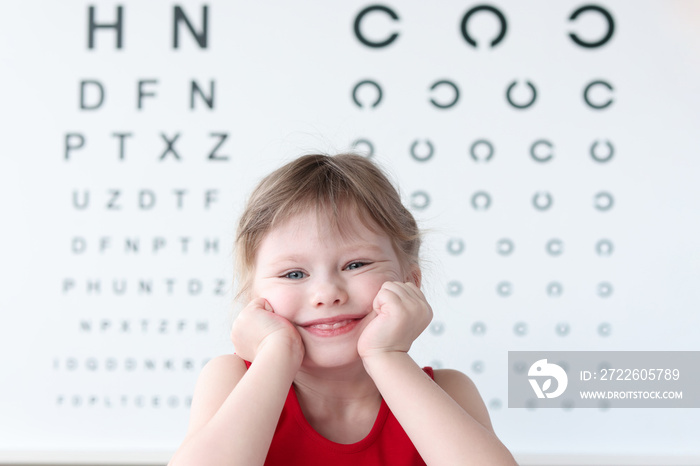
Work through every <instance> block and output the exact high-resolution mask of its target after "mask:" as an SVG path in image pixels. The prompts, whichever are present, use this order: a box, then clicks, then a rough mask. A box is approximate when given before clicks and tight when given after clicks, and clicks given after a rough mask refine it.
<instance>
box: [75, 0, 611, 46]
mask: <svg viewBox="0 0 700 466" xmlns="http://www.w3.org/2000/svg"><path fill="white" fill-rule="evenodd" d="M484 13H485V14H488V15H491V16H493V17H494V18H495V19H496V20H497V21H498V24H499V27H498V32H497V34H496V35H495V36H494V37H493V39H491V41H490V43H489V45H490V47H492V48H493V47H496V46H497V45H499V44H501V42H503V40H504V39H505V37H506V34H507V31H508V20H507V18H506V15H505V14H504V13H503V11H501V9H500V8H497V7H495V6H493V5H488V4H481V5H475V6H473V7H471V8H470V9H469V10H467V11H466V12H465V13H464V14H463V15H462V16H461V18H459V32H460V33H461V35H462V38H463V40H464V42H465V43H466V44H467V45H469V46H471V47H475V48H476V47H478V43H477V40H476V39H475V38H474V35H473V34H472V33H471V32H470V24H471V23H472V21H473V18H475V17H478V16H480V15H483V14H484ZM377 14H381V15H382V16H384V17H386V18H388V19H389V20H391V21H392V22H394V23H399V22H400V21H401V19H400V16H399V13H398V12H397V9H396V8H392V7H391V6H387V5H386V4H373V5H369V6H367V7H365V8H363V9H362V10H360V11H359V12H358V13H357V14H356V15H355V18H354V20H353V32H354V35H355V38H356V39H357V40H358V42H359V43H360V44H362V45H364V46H366V47H370V48H373V49H381V48H385V47H388V46H390V45H392V44H394V43H395V42H396V41H397V40H398V39H399V36H400V35H401V34H403V32H402V31H397V30H396V29H397V28H396V24H394V25H392V30H389V31H387V32H386V34H384V37H383V38H381V39H374V38H370V37H368V36H367V34H366V32H365V31H363V23H364V22H365V20H367V19H368V18H369V17H370V16H374V15H377ZM590 14H593V15H596V16H599V17H600V18H602V19H603V20H604V21H605V23H606V27H605V29H604V33H603V34H602V35H600V37H597V38H595V39H594V40H586V39H582V38H581V37H580V36H579V34H578V33H577V32H576V31H571V32H569V38H570V39H571V41H572V42H573V43H574V44H576V45H577V46H579V47H583V48H587V49H594V48H598V47H602V46H604V45H605V44H607V43H608V42H609V41H610V40H611V39H612V37H613V35H614V33H615V20H614V18H613V16H612V14H611V13H610V11H608V9H606V8H603V7H601V6H600V5H594V4H584V5H582V6H579V7H577V8H576V9H575V10H573V11H572V12H571V13H570V14H569V16H568V21H569V22H572V23H574V22H576V21H577V20H578V18H579V16H581V15H590ZM97 16H98V14H97V11H96V8H95V6H89V7H88V15H87V48H88V49H89V50H90V49H95V48H96V33H97V32H98V31H101V32H103V33H104V32H111V33H113V34H114V43H115V47H116V49H122V48H123V47H124V42H125V40H124V29H125V26H124V25H125V23H126V19H125V13H124V6H123V5H117V7H116V11H115V14H114V16H112V17H111V18H110V19H105V18H104V16H103V15H101V19H100V20H98V19H97ZM220 16H221V15H219V17H220ZM317 20H320V18H318V19H317ZM98 21H99V22H98ZM107 21H109V22H107ZM183 24H184V26H186V27H187V29H188V30H189V32H190V34H191V36H192V38H193V39H194V41H195V43H196V45H197V46H198V47H199V48H201V49H207V48H209V45H210V41H209V5H208V4H204V5H202V9H201V15H200V20H199V26H196V25H195V24H193V21H191V20H190V18H189V17H188V16H187V14H186V13H185V11H184V10H183V9H182V7H181V6H179V5H176V6H174V7H173V14H172V48H173V49H174V50H177V49H179V48H180V29H181V28H182V26H183Z"/></svg>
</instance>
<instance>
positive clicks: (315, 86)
mask: <svg viewBox="0 0 700 466" xmlns="http://www.w3.org/2000/svg"><path fill="white" fill-rule="evenodd" d="M94 3H98V4H97V5H96V6H95V22H97V23H100V24H103V23H114V22H115V21H116V18H117V7H118V6H121V8H122V24H121V35H122V37H121V39H122V46H121V48H117V46H116V42H117V32H116V29H115V28H111V29H96V30H95V31H94V43H93V48H89V44H88V38H89V33H88V32H89V8H90V6H91V5H93V4H94ZM178 5H180V6H181V7H182V11H183V12H184V14H185V15H186V16H187V17H188V18H189V20H190V21H191V24H192V26H193V28H194V29H195V30H196V31H197V32H198V33H200V34H201V35H202V36H206V46H205V47H204V46H200V45H199V44H198V43H197V41H196V40H195V38H194V36H193V35H192V34H191V33H190V31H189V30H188V28H187V27H186V25H185V24H184V23H182V22H181V23H180V25H179V26H178V30H179V46H178V48H174V46H173V39H174V38H173V34H174V32H173V31H174V28H173V17H174V8H175V5H174V4H172V3H170V2H138V1H132V0H123V1H119V2H114V1H104V2H93V3H91V2H83V1H75V0H72V1H65V2H51V1H24V2H12V3H7V4H3V5H2V6H0V69H1V70H2V71H0V84H1V86H2V87H1V88H2V90H3V92H2V103H0V112H1V113H0V115H1V118H2V139H1V140H2V157H1V158H0V159H1V162H0V164H1V165H0V190H1V193H0V194H1V196H0V199H1V201H0V202H2V210H3V215H4V218H5V220H4V221H3V228H2V229H1V230H2V232H1V233H0V234H1V235H2V237H1V240H2V241H0V248H1V249H2V263H3V265H4V267H2V272H0V273H1V274H2V276H1V278H2V282H1V283H2V289H1V291H0V306H1V309H2V314H1V317H0V318H1V319H2V320H1V321H0V322H1V323H0V373H1V374H2V383H0V412H1V413H2V415H1V416H0V461H5V462H10V461H19V459H33V460H35V461H40V460H41V461H43V460H46V459H47V458H49V459H52V460H56V459H59V458H70V457H74V458H98V459H99V458H103V459H104V458H112V459H115V458H124V459H123V461H134V462H138V461H147V460H148V459H149V458H151V459H153V458H156V460H158V459H164V460H167V458H168V456H169V454H170V453H171V452H172V451H174V449H175V448H176V447H177V445H178V444H179V442H180V440H181V439H182V436H183V434H184V431H185V428H186V424H187V416H188V409H187V403H188V400H189V398H190V396H191V393H192V388H193V384H194V381H195V380H196V376H197V373H198V371H199V369H200V368H201V366H202V365H203V363H204V362H205V361H206V360H207V359H208V358H210V357H213V356H215V355H217V354H221V353H226V352H232V351H233V348H232V346H231V344H230V342H229V341H228V328H229V325H230V321H231V312H232V311H231V303H230V302H231V287H230V282H231V279H232V272H231V270H232V264H231V262H232V259H231V247H230V246H231V241H232V236H233V231H234V228H235V227H234V225H235V221H236V217H237V215H238V213H239V212H240V210H241V208H242V205H243V202H244V199H245V196H246V195H247V193H248V192H249V191H250V189H251V188H252V186H253V185H254V184H255V182H256V181H257V180H258V179H259V178H260V177H261V176H263V175H264V174H266V173H267V172H269V171H270V170H271V169H273V168H275V167H276V166H278V165H279V164H280V163H281V162H283V161H288V160H290V159H291V158H293V157H295V156H297V155H300V154H302V153H307V152H311V151H327V152H339V151H344V150H349V149H352V148H353V145H354V143H355V142H356V141H358V140H367V141H370V143H371V144H372V146H373V150H374V154H373V157H374V158H375V159H376V160H377V161H378V162H379V163H381V164H382V165H383V166H384V167H386V168H387V169H388V170H389V171H390V173H391V174H392V176H393V178H394V179H395V180H396V181H397V183H398V184H399V186H400V188H401V190H402V193H403V195H404V196H405V199H406V202H407V203H408V204H409V205H412V208H413V210H414V212H415V214H416V216H417V217H418V218H419V219H420V221H421V225H422V226H423V227H424V228H425V229H426V230H427V237H426V248H425V253H424V257H425V269H426V270H425V274H426V280H427V283H426V291H427V292H428V295H429V297H430V299H431V302H432V303H433V307H434V309H435V311H436V313H435V320H434V322H433V324H432V326H431V327H430V328H429V330H428V331H427V332H426V334H424V335H423V336H422V337H421V339H420V340H419V341H418V342H417V343H416V345H415V347H414V350H413V354H414V357H415V358H416V359H417V360H418V361H419V362H420V363H421V364H424V365H433V366H436V367H452V368H457V369H460V370H462V371H464V372H466V373H467V374H468V375H469V376H470V377H472V378H473V380H474V381H475V382H476V384H477V386H478V387H479V390H480V392H481V394H482V396H483V398H484V401H485V402H486V404H487V406H488V407H489V410H490V412H491V416H492V420H493V423H494V426H495V428H496V431H497V433H498V434H499V436H500V437H501V438H502V440H503V441H504V443H505V444H506V445H507V446H508V447H509V448H510V449H511V450H512V451H513V452H514V453H515V454H516V455H518V457H519V458H520V459H522V460H523V462H524V463H527V462H542V463H543V464H544V463H546V461H557V462H558V463H559V464H563V463H564V462H567V461H570V462H573V461H576V460H575V458H577V457H578V458H579V461H581V460H580V458H581V455H587V454H588V455H597V456H595V457H594V458H593V459H590V458H589V460H587V461H589V462H598V461H603V460H602V459H601V458H607V460H606V461H608V462H610V463H619V464H623V463H624V461H630V460H629V458H630V457H635V456H639V457H646V458H660V459H659V461H658V463H659V464H660V463H664V464H672V463H673V462H674V461H675V462H676V463H678V464H681V463H682V462H683V461H696V460H697V458H700V447H699V446H698V443H697V441H696V440H697V438H698V436H699V435H700V430H699V428H698V423H697V413H695V411H694V410H692V409H686V410H670V409H669V410H665V409H664V410H662V409H639V410H625V409H617V410H615V409H612V410H608V411H597V410H591V409H579V410H576V409H574V410H570V411H565V410H537V411H528V410H516V409H508V408H507V380H506V378H507V371H506V369H507V368H506V361H507V351H517V350H587V349H595V350H694V349H697V338H696V335H697V328H698V324H699V323H700V318H699V317H698V313H697V312H696V311H697V308H698V305H699V304H700V294H699V292H698V288H697V287H696V283H697V281H698V278H700V266H699V261H700V259H699V257H700V255H699V254H700V246H698V242H697V238H698V235H699V234H700V222H699V221H698V212H699V210H698V208H699V207H700V205H699V204H700V188H698V185H697V183H696V178H697V175H698V174H700V158H699V157H697V155H698V154H697V151H698V147H700V146H699V145H698V143H699V142H700V140H699V139H700V138H699V136H698V134H700V132H698V130H697V127H698V123H699V122H700V113H699V110H698V109H699V108H700V92H699V91H700V88H699V85H698V83H699V82H700V79H699V78H700V60H699V59H698V57H699V56H700V54H698V52H699V51H700V34H699V33H698V29H697V26H696V25H697V19H698V18H699V17H700V7H699V6H698V4H697V3H693V2H681V1H660V0H659V1H636V2H622V1H605V2H603V3H601V4H600V5H602V6H603V7H604V9H605V10H606V11H607V12H609V13H610V14H611V15H612V17H613V20H614V32H613V35H612V37H611V38H610V40H609V41H607V42H606V43H605V44H604V45H602V46H600V47H595V48H585V47H581V46H579V45H577V44H576V43H575V42H574V41H573V40H572V39H571V38H570V36H569V34H570V33H574V34H576V35H577V37H579V38H581V39H582V40H584V41H588V42H595V41H596V40H598V39H601V38H602V37H604V36H605V34H606V32H607V30H608V24H607V23H606V21H605V19H604V16H603V15H601V14H599V13H597V12H595V11H588V12H585V13H582V14H581V15H580V16H579V17H578V18H577V19H576V20H569V17H570V16H571V14H572V13H573V12H574V11H575V10H577V9H578V8H579V7H581V6H585V5H587V3H585V2H572V1H534V2H527V3H524V2H517V1H505V0H503V1H500V2H498V3H494V4H492V5H493V6H495V7H497V8H498V10H499V11H500V12H502V14H503V15H504V18H505V21H506V25H507V27H506V33H505V36H504V37H503V40H502V41H501V42H499V43H498V44H497V45H496V46H494V47H490V46H489V45H488V43H489V42H490V41H491V39H492V38H494V37H495V36H496V35H497V34H498V32H499V28H500V23H499V22H498V20H497V17H496V16H495V15H493V14H491V13H489V12H488V11H481V12H478V13H475V14H474V16H473V17H471V18H470V20H469V23H468V30H469V33H470V34H471V35H472V36H473V37H474V38H475V40H476V42H477V47H472V46H471V45H469V44H468V43H467V41H466V40H465V38H464V37H463V35H462V33H461V32H460V27H461V22H462V19H463V17H464V16H465V14H466V13H467V12H468V11H469V10H470V9H471V8H473V7H475V6H477V5H479V4H478V3H474V2H466V3H465V2H458V1H448V2H440V4H439V6H435V5H433V4H431V3H430V2H422V1H417V0H411V1H402V2H389V3H381V5H385V6H387V7H390V8H391V9H392V10H393V11H394V12H396V14H397V16H398V19H397V20H392V19H391V17H390V16H389V15H388V14H386V13H385V12H382V11H373V12H371V13H370V14H368V15H367V16H366V17H365V19H364V21H363V22H362V25H361V31H362V33H363V34H364V36H365V37H367V38H369V40H372V41H381V40H383V39H385V38H387V37H388V36H390V35H391V34H393V33H397V34H398V37H397V39H396V40H395V41H394V42H393V43H391V45H389V46H386V47H382V48H371V47H367V46H365V45H363V44H362V43H361V41H360V40H358V38H357V37H356V35H355V34H354V32H353V23H354V21H355V18H356V17H357V15H358V13H359V12H360V11H361V10H362V9H363V8H365V7H368V6H371V5H374V4H373V3H367V2H357V1H346V2H321V1H316V2H312V1H307V2H283V1H276V2H226V1H219V0H210V1H207V2H195V1H183V2H180V3H179V4H178ZM270 5H272V7H271V6H270ZM203 6H206V7H207V20H208V21H207V28H206V34H204V29H203V23H202V18H203ZM364 80H372V81H374V82H376V83H377V84H378V85H379V86H380V87H381V89H382V99H381V101H380V103H379V104H378V105H377V106H376V107H371V106H370V105H368V104H369V103H371V102H372V101H373V100H374V99H375V98H376V96H377V94H376V89H375V88H374V87H372V86H371V85H370V86H362V87H360V88H359V89H358V91H357V94H356V97H357V99H358V101H359V102H361V103H363V104H365V107H363V108H361V107H358V106H357V105H355V103H354V102H353V99H352V91H353V88H354V87H355V86H356V85H357V84H358V83H360V82H361V81H364ZM84 81H93V82H99V83H100V85H101V86H102V91H103V93H101V92H99V91H98V86H97V85H96V84H94V83H87V84H85V85H84V88H83V91H84V95H83V102H82V103H83V106H84V107H95V108H92V109H89V108H81V82H84ZM193 81H194V82H196V83H197V85H198V86H199V87H200V88H201V89H202V93H203V94H204V95H205V96H207V97H208V98H210V99H211V100H212V107H213V108H209V106H208V105H207V104H206V102H205V100H204V99H203V98H202V97H201V95H199V94H197V93H195V94H196V95H195V97H194V107H193V108H192V107H191V87H192V82H193ZM438 81H450V82H452V83H453V84H454V86H456V88H457V89H458V90H459V99H458V100H457V102H456V103H455V105H454V106H452V107H450V108H445V109H443V108H439V107H438V106H436V105H434V104H432V103H431V99H433V100H434V101H436V102H437V103H438V104H444V103H446V102H450V101H452V100H453V98H454V96H455V94H454V91H453V88H452V87H451V86H450V85H448V84H441V85H438V86H437V87H436V88H435V89H434V90H431V89H430V88H431V86H433V84H435V83H436V82H438ZM526 81H529V82H531V83H532V85H533V86H534V87H535V89H536V92H537V95H536V99H535V101H534V103H533V105H532V106H530V107H528V108H524V109H518V108H515V107H514V106H513V105H511V104H509V103H508V101H507V99H506V91H507V89H508V87H509V86H510V85H511V83H513V82H517V85H516V86H515V87H514V88H513V92H512V100H513V101H514V102H516V103H522V102H526V101H527V100H528V99H530V97H531V94H530V91H529V89H528V88H527V87H526V85H525V84H524V83H525V82H526ZM596 81H603V82H605V83H606V84H596V85H594V86H593V87H592V88H591V90H590V93H589V100H590V101H591V103H592V104H593V105H602V104H604V103H606V102H608V101H611V103H610V105H609V106H607V107H605V108H602V109H596V108H593V107H592V106H591V105H589V104H587V103H586V101H585V100H584V90H585V88H586V87H587V86H588V85H589V84H591V83H593V82H596ZM139 82H142V84H140V85H139ZM139 86H141V94H142V98H141V108H139V104H138V102H139ZM212 89H213V93H212ZM151 94H152V95H151ZM100 101H101V103H100ZM98 104H99V105H98ZM119 134H121V135H122V136H119ZM125 134H128V136H127V135H125ZM223 135H225V136H223ZM166 140H170V141H174V142H173V143H172V148H173V149H174V151H175V152H173V151H167V148H168V143H167V142H166ZM480 140H487V141H489V142H490V144H491V145H492V147H493V156H492V157H491V158H490V159H489V160H482V159H483V158H485V156H486V154H487V153H488V151H487V146H486V145H485V144H483V143H480V144H477V145H476V148H475V149H474V153H475V154H476V160H475V159H474V158H472V156H471V155H470V148H471V147H472V146H473V145H474V143H475V142H477V141H480ZM540 140H546V141H548V142H549V143H550V144H551V149H549V148H548V147H547V146H546V145H539V146H538V148H537V149H536V152H535V155H536V156H537V157H540V158H545V157H546V156H548V155H549V154H550V153H551V154H552V157H551V159H550V160H549V161H547V162H538V161H536V160H535V157H533V156H532V155H531V153H530V150H531V147H532V145H533V144H534V143H535V142H536V141H540ZM416 141H417V142H418V144H417V146H416V148H415V151H414V152H415V154H416V157H414V156H412V155H411V147H412V145H413V144H414V142H416ZM426 141H429V142H430V143H431V144H432V146H433V153H432V157H430V158H428V159H427V160H419V159H420V158H424V157H425V156H426V154H428V145H427V143H426ZM595 142H599V147H598V149H597V150H598V151H597V152H596V153H597V154H598V156H599V157H600V158H604V157H605V156H606V154H607V152H606V147H605V144H606V142H610V144H611V145H612V147H613V148H614V154H613V157H612V158H611V159H610V160H609V161H607V162H597V161H595V160H594V159H593V157H592V156H591V153H590V151H591V146H592V145H593V143H595ZM219 143H221V144H220V146H219V147H218V148H217V149H216V151H215V154H214V158H215V159H214V160H213V159H210V158H209V155H210V153H211V151H212V150H213V149H214V147H215V146H217V144H219ZM66 145H68V146H70V149H68V150H67V149H66ZM357 149H358V150H361V151H363V152H365V153H367V151H368V146H367V144H365V143H359V144H358V145H357ZM122 156H123V158H121V157H122ZM116 191H118V194H115V192H116ZM178 191H179V193H178ZM479 192H484V193H487V194H488V196H489V198H490V204H489V207H488V208H487V209H475V208H474V206H473V201H474V200H475V195H477V193H479ZM537 193H548V194H549V195H551V200H552V204H551V207H550V208H549V209H547V210H538V209H536V208H535V207H534V206H533V196H535V195H536V194H537ZM600 193H605V195H609V196H610V199H612V201H613V204H612V207H611V208H610V209H607V210H601V209H597V208H596V205H598V206H602V207H604V206H606V205H607V199H608V198H600V199H598V200H596V199H597V198H596V196H597V195H599V194H600ZM74 196H75V197H74ZM115 196H116V197H115ZM86 199H87V200H88V202H87V204H86V207H85V208H78V207H76V205H83V204H85V202H86ZM484 199H485V197H483V196H481V197H479V196H477V197H476V200H475V202H476V204H477V205H479V206H481V205H483V204H482V202H485V201H484ZM544 200H545V197H540V198H539V201H541V202H544ZM113 201H114V202H115V205H116V206H118V208H117V209H114V208H110V207H109V205H110V203H111V202H113ZM183 238H186V239H183ZM503 239H508V240H510V241H511V242H512V244H513V245H514V249H513V252H512V253H511V254H510V255H503V254H499V252H498V249H497V248H498V244H499V241H500V240H503ZM553 239H555V240H559V241H560V242H561V243H560V245H561V248H562V249H561V250H562V253H561V254H560V255H551V254H548V253H547V250H546V247H547V244H548V242H549V241H550V240H553ZM129 240H131V241H135V242H138V243H139V248H140V249H139V251H138V252H133V251H131V252H129V251H128V250H127V241H129ZM601 240H608V241H609V242H610V243H609V244H611V245H612V246H613V249H612V254H610V255H601V254H598V253H597V250H596V245H597V244H598V242H599V241H601ZM459 244H462V245H463V249H460V248H459V247H457V246H456V245H459ZM101 245H103V246H101ZM207 245H209V249H207ZM450 245H451V246H450ZM449 247H453V248H455V249H453V251H452V252H450V251H449V250H448V249H449ZM455 251H460V252H458V253H455ZM115 282H116V283H117V287H118V289H121V286H122V283H125V287H126V288H125V291H124V292H123V294H119V293H118V292H116V291H115V290H114V288H113V287H114V283H115ZM141 282H144V283H145V284H146V285H149V284H150V287H151V291H150V292H144V291H141V290H140V286H141ZM506 283H507V284H506ZM552 283H556V284H558V285H553V286H554V287H555V289H559V290H560V291H561V292H560V293H559V294H558V296H555V295H556V294H557V293H554V294H555V295H549V294H548V293H547V289H548V286H550V285H551V284H552ZM98 284H99V285H98ZM96 286H99V292H98V291H96V289H95V287H96ZM499 287H500V289H501V290H510V293H509V295H508V296H501V295H500V294H499V293H498V292H497V289H499ZM521 323H524V324H525V325H524V326H521V325H520V324H521ZM516 327H517V328H524V329H526V332H525V333H524V334H518V332H516V331H515V329H516ZM88 328H89V329H88ZM127 328H128V331H127ZM557 329H560V330H559V331H557ZM149 364H153V365H154V368H153V369H151V368H149ZM674 456H675V457H676V459H675V460H674V459H673V458H672V457H674ZM681 457H682V458H685V460H683V459H682V458H681ZM18 458H19V459H18ZM548 458H549V460H548ZM552 458H554V459H552ZM596 458H597V459H596ZM624 458H628V460H625V459H624ZM693 458H694V459H693ZM640 461H641V460H640ZM571 464H574V463H571ZM577 464H581V463H577ZM639 464H641V463H639ZM644 464H652V463H644Z"/></svg>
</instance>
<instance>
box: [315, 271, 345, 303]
mask: <svg viewBox="0 0 700 466" xmlns="http://www.w3.org/2000/svg"><path fill="white" fill-rule="evenodd" d="M347 300H348V294H347V291H346V290H345V286H344V285H343V284H342V283H341V282H340V281H339V280H336V279H333V278H329V279H324V280H321V281H319V282H318V283H317V284H316V287H315V289H314V292H313V294H312V301H313V302H312V304H313V305H314V307H322V306H339V305H341V304H345V303H346V302H347Z"/></svg>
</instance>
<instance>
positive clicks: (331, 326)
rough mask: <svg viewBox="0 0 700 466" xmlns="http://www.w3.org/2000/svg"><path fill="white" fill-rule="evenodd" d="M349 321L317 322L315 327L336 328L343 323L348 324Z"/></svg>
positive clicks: (322, 328)
mask: <svg viewBox="0 0 700 466" xmlns="http://www.w3.org/2000/svg"><path fill="white" fill-rule="evenodd" d="M348 322H349V321H347V320H343V321H341V322H336V323H334V324H316V325H314V327H315V328H318V329H321V330H332V329H335V328H340V327H342V326H343V325H346V324H347V323H348Z"/></svg>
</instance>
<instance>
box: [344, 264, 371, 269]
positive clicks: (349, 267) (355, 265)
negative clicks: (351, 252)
mask: <svg viewBox="0 0 700 466" xmlns="http://www.w3.org/2000/svg"><path fill="white" fill-rule="evenodd" d="M364 265H367V263H366V262H352V263H350V264H348V266H347V267H345V268H346V269H348V270H355V269H359V268H360V267H362V266H364Z"/></svg>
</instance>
